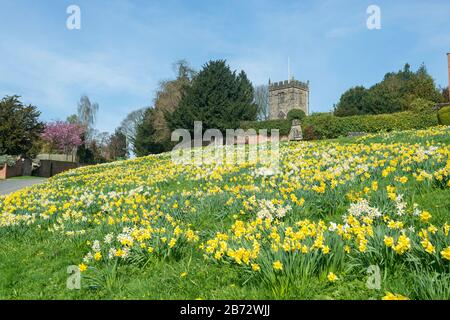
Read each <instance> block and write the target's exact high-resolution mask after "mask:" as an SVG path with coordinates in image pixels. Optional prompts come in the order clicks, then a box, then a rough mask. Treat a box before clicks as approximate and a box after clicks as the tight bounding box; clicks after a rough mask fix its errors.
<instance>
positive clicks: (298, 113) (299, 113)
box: [287, 109, 306, 122]
mask: <svg viewBox="0 0 450 320" xmlns="http://www.w3.org/2000/svg"><path fill="white" fill-rule="evenodd" d="M305 117H306V113H305V112H304V111H303V110H300V109H292V110H290V111H289V112H288V114H287V119H288V121H289V122H292V120H294V119H297V120H300V121H303V119H305Z"/></svg>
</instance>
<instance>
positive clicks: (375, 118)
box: [241, 111, 438, 140]
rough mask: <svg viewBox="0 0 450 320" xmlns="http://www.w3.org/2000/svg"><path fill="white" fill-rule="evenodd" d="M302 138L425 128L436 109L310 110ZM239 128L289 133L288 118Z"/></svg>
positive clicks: (431, 122) (434, 119) (432, 123)
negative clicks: (340, 113) (352, 113)
mask: <svg viewBox="0 0 450 320" xmlns="http://www.w3.org/2000/svg"><path fill="white" fill-rule="evenodd" d="M301 125H302V130H303V136H304V138H305V139H308V140H314V139H334V138H338V137H341V136H347V135H348V133H350V132H366V133H376V132H381V131H385V132H388V131H393V130H409V129H425V128H428V127H432V126H436V125H438V120H437V116H436V113H435V112H431V111H429V112H421V113H416V112H411V111H407V112H399V113H390V114H380V115H362V116H350V117H335V116H334V115H332V114H331V113H320V114H313V115H311V116H308V117H306V118H305V119H303V121H302V124H301ZM241 127H242V129H246V130H247V129H249V128H253V129H255V130H256V131H259V130H260V129H267V130H268V131H269V133H270V129H279V130H280V135H288V134H289V131H290V128H291V122H290V121H287V120H268V121H259V122H256V121H255V122H243V123H241Z"/></svg>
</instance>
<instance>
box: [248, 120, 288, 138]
mask: <svg viewBox="0 0 450 320" xmlns="http://www.w3.org/2000/svg"><path fill="white" fill-rule="evenodd" d="M241 128H242V129H244V130H248V129H255V130H256V131H257V132H258V131H259V130H263V129H267V134H268V135H270V130H272V129H278V130H280V136H286V135H288V134H289V132H290V131H291V122H290V121H287V120H266V121H244V122H241Z"/></svg>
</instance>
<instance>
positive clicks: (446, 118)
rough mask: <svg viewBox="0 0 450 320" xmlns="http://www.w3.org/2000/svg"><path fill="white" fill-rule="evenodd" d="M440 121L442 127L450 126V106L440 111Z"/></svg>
mask: <svg viewBox="0 0 450 320" xmlns="http://www.w3.org/2000/svg"><path fill="white" fill-rule="evenodd" d="M438 121H439V124H442V125H446V126H448V125H450V106H448V107H444V108H442V109H441V110H439V111H438Z"/></svg>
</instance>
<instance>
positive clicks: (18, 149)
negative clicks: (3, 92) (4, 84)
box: [0, 96, 44, 155]
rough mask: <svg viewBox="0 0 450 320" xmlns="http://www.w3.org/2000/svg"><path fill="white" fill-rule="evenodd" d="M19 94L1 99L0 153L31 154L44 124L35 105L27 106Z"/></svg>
mask: <svg viewBox="0 0 450 320" xmlns="http://www.w3.org/2000/svg"><path fill="white" fill-rule="evenodd" d="M19 98H20V97H19V96H6V97H5V98H3V99H2V100H1V101H0V154H13V155H31V154H30V151H31V150H32V148H33V144H34V143H35V142H36V141H37V140H39V137H40V134H41V133H42V131H43V129H44V125H43V123H42V122H40V121H39V115H40V112H39V111H38V110H37V108H36V107H35V106H32V105H29V106H25V105H24V104H23V103H22V102H21V101H20V100H19Z"/></svg>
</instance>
